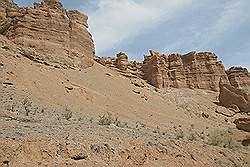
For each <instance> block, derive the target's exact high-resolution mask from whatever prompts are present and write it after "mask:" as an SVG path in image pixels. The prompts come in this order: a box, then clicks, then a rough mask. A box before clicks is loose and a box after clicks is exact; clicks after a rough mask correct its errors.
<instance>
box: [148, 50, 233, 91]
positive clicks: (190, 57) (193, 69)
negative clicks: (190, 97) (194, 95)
mask: <svg viewBox="0 0 250 167" xmlns="http://www.w3.org/2000/svg"><path fill="white" fill-rule="evenodd" d="M143 73H144V79H145V80H147V82H149V83H150V84H151V85H153V86H155V87H157V88H166V87H175V88H199V89H208V90H213V91H219V81H220V78H222V80H223V82H225V83H229V81H228V78H227V75H226V73H225V69H224V66H223V64H222V63H221V62H219V61H217V56H216V55H215V54H214V53H210V52H199V53H197V52H190V53H188V54H185V55H180V54H160V53H158V52H154V51H150V55H149V56H145V57H144V62H143Z"/></svg>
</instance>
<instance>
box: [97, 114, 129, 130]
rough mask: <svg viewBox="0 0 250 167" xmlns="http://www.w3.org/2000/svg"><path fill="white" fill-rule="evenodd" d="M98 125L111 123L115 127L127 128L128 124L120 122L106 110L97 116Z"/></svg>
mask: <svg viewBox="0 0 250 167" xmlns="http://www.w3.org/2000/svg"><path fill="white" fill-rule="evenodd" d="M98 124H99V125H111V124H114V125H115V126H117V127H121V128H127V127H128V124H127V123H126V122H125V123H123V122H121V121H120V120H119V119H118V117H114V116H113V115H112V114H111V113H109V112H107V113H105V114H103V115H101V116H99V120H98Z"/></svg>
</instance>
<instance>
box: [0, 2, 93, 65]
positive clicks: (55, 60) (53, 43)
mask: <svg viewBox="0 0 250 167" xmlns="http://www.w3.org/2000/svg"><path fill="white" fill-rule="evenodd" d="M0 9H2V10H0V19H1V25H0V33H1V34H2V35H4V36H6V37H7V38H8V39H9V40H11V41H13V42H14V43H16V44H17V45H19V46H21V47H22V48H29V49H30V50H29V51H28V52H27V51H25V52H24V55H25V56H26V57H28V58H30V59H33V60H36V61H38V62H43V63H45V64H49V65H53V66H57V67H64V68H68V67H72V68H85V67H89V66H92V65H93V56H94V54H95V49H94V45H93V40H92V36H91V34H90V33H89V32H88V30H87V28H88V24H87V19H88V18H87V16H86V15H84V14H81V13H80V12H78V11H66V10H65V9H64V7H63V5H62V4H61V3H60V2H58V1H56V0H44V1H42V2H41V3H35V4H34V7H32V8H19V7H17V6H15V5H14V4H13V3H12V2H11V1H8V0H4V1H2V2H1V3H0Z"/></svg>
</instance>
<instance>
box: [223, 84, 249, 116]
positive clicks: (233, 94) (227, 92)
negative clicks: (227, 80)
mask: <svg viewBox="0 0 250 167" xmlns="http://www.w3.org/2000/svg"><path fill="white" fill-rule="evenodd" d="M219 101H220V104H221V105H223V106H225V107H228V108H230V107H231V106H232V105H235V106H238V108H239V109H240V111H241V112H250V94H249V92H247V91H244V90H242V89H237V88H235V87H233V86H231V85H229V84H222V83H220V94H219Z"/></svg>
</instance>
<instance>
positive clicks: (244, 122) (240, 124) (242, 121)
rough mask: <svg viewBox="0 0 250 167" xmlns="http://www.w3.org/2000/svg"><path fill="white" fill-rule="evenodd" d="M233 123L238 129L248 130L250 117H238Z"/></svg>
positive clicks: (249, 128)
mask: <svg viewBox="0 0 250 167" xmlns="http://www.w3.org/2000/svg"><path fill="white" fill-rule="evenodd" d="M234 123H235V124H236V127H237V128H238V129H239V130H243V131H246V132H250V118H239V119H236V120H235V121H234Z"/></svg>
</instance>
